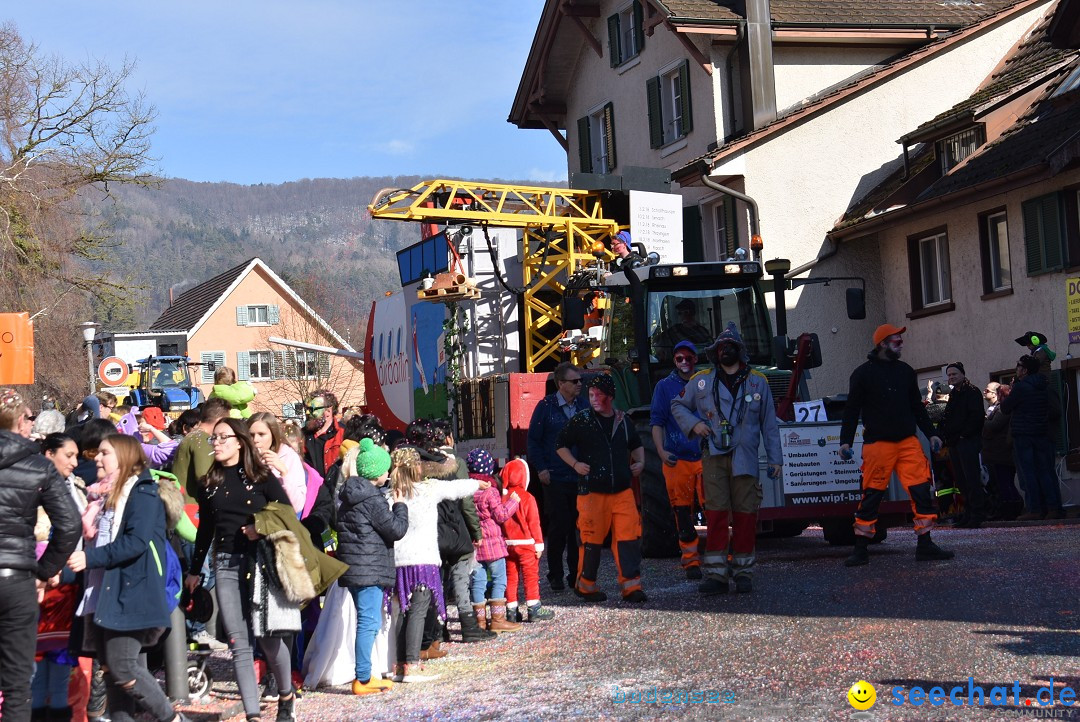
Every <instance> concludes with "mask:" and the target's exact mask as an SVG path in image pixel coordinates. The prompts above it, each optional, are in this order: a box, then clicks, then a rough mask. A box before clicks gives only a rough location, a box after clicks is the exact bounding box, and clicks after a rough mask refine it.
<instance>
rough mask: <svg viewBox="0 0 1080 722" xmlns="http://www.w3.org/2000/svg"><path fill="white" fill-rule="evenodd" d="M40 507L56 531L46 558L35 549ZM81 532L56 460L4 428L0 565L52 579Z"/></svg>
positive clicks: (0, 471)
mask: <svg viewBox="0 0 1080 722" xmlns="http://www.w3.org/2000/svg"><path fill="white" fill-rule="evenodd" d="M39 506H42V507H44V508H45V513H46V514H48V515H49V519H50V520H51V521H52V525H53V530H54V531H53V535H52V539H51V540H50V541H49V546H48V547H47V548H46V549H45V552H44V553H43V554H42V555H41V559H37V558H36V556H35V554H34V524H35V523H36V522H37V509H38V507H39ZM81 531H82V527H81V524H80V521H79V513H78V511H77V510H76V509H75V502H74V501H72V499H71V494H70V493H69V492H68V486H67V482H66V481H65V480H64V477H62V476H60V474H59V472H57V471H56V467H55V466H54V465H53V463H52V462H51V461H49V460H48V459H46V458H45V457H44V456H42V455H41V454H39V453H37V445H36V444H34V443H32V442H30V441H29V440H27V439H24V438H23V437H21V436H19V435H18V434H14V433H12V432H10V431H0V569H26V570H28V571H32V572H34V574H35V575H36V576H37V578H38V579H48V578H50V577H52V576H54V575H55V574H56V573H57V572H58V571H60V568H61V567H62V566H64V563H65V562H66V561H67V559H68V556H70V554H71V552H72V551H73V550H74V549H75V544H76V543H77V542H78V541H79V536H80V533H81Z"/></svg>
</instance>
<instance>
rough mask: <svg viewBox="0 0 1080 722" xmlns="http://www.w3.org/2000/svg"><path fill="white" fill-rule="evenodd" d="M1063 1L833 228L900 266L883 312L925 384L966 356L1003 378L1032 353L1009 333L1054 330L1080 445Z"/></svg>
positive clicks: (906, 143) (1079, 83)
mask: <svg viewBox="0 0 1080 722" xmlns="http://www.w3.org/2000/svg"><path fill="white" fill-rule="evenodd" d="M1065 7H1066V4H1065V3H1063V4H1062V5H1061V6H1060V7H1059V8H1058V13H1057V14H1054V15H1051V14H1047V15H1046V16H1045V17H1044V18H1043V20H1042V21H1041V22H1040V23H1039V24H1038V25H1037V26H1036V27H1035V28H1033V30H1032V31H1031V32H1030V33H1029V34H1028V35H1026V36H1025V37H1024V38H1023V39H1022V40H1021V41H1020V42H1019V43H1018V44H1017V46H1016V47H1015V48H1014V49H1013V50H1012V51H1011V52H1010V53H1009V54H1008V55H1007V56H1006V57H1005V58H1004V60H1003V61H1002V62H1001V64H1000V65H999V66H998V68H996V69H995V71H994V72H993V73H992V74H991V75H990V76H989V77H988V78H987V79H986V81H985V83H984V84H983V85H982V86H981V87H980V88H979V89H978V90H977V91H976V92H975V93H973V94H972V95H971V96H970V97H969V98H967V99H965V100H964V101H962V102H960V103H958V104H956V105H955V106H954V107H952V108H950V109H949V110H947V111H945V112H943V113H940V114H939V115H937V116H936V117H935V118H933V119H931V120H930V121H928V122H926V123H923V124H921V125H920V126H919V127H917V128H914V129H913V130H911V131H909V132H908V133H906V134H904V135H901V136H900V137H899V138H898V139H897V142H898V144H899V145H900V151H899V152H898V154H897V162H898V167H897V169H896V171H894V172H893V173H892V174H891V175H890V176H889V177H887V178H885V179H884V180H883V181H882V182H881V183H880V184H878V185H877V186H875V187H873V188H870V189H868V192H867V193H866V194H865V195H864V196H862V197H861V198H859V199H857V200H856V201H855V202H854V203H852V204H851V206H850V207H849V208H848V210H847V212H846V213H845V214H844V216H843V217H842V218H841V219H840V220H839V221H838V222H837V224H836V226H835V227H834V228H833V230H832V231H831V233H830V237H831V238H833V239H834V240H835V241H836V242H837V243H839V244H842V245H843V246H844V247H857V246H859V245H861V244H864V243H868V244H871V245H873V246H875V247H876V248H877V249H878V252H879V254H880V256H881V262H882V267H883V268H884V269H892V274H891V277H890V280H891V282H890V283H888V284H886V285H885V287H884V304H885V313H886V316H887V317H888V318H890V319H896V320H895V321H893V322H894V323H898V324H902V325H906V326H907V327H908V331H907V335H906V340H907V343H906V345H905V353H904V355H905V358H906V360H907V361H908V362H909V363H911V364H912V365H913V366H915V367H916V368H917V369H918V370H920V372H921V374H922V375H923V377H924V378H926V379H930V378H934V379H936V378H940V376H941V369H942V366H943V365H945V364H947V363H949V362H951V361H956V360H960V361H962V362H963V363H964V364H965V366H966V368H967V373H968V377H969V378H970V379H972V381H973V382H974V383H976V384H985V383H987V382H989V381H1005V382H1008V381H1010V380H1011V379H1012V377H1013V375H1014V370H1015V368H1016V363H1017V359H1018V358H1019V356H1020V355H1021V354H1023V353H1026V350H1025V349H1024V348H1022V347H1020V346H1018V345H1017V344H1016V343H1014V341H1013V339H1015V338H1018V337H1020V336H1022V335H1023V334H1024V333H1025V332H1028V331H1037V332H1039V333H1042V334H1045V335H1046V336H1047V337H1048V338H1049V345H1050V347H1051V348H1052V349H1055V350H1056V352H1057V354H1058V356H1057V360H1056V361H1055V363H1054V364H1053V367H1052V368H1053V370H1054V371H1053V378H1054V383H1055V386H1056V387H1057V388H1058V390H1059V391H1060V392H1061V393H1063V394H1064V403H1063V404H1062V407H1063V408H1064V409H1065V410H1066V413H1065V415H1064V418H1063V426H1062V428H1061V430H1060V432H1059V434H1058V437H1059V438H1058V441H1059V450H1060V451H1062V452H1065V451H1067V450H1072V449H1078V448H1080V414H1078V413H1077V393H1076V388H1077V383H1076V382H1077V371H1078V370H1080V360H1073V359H1072V358H1071V356H1072V349H1073V348H1074V347H1075V346H1077V345H1080V51H1078V50H1077V49H1076V47H1075V45H1076V44H1080V42H1078V41H1077V40H1072V41H1071V42H1072V43H1073V45H1074V47H1063V46H1060V45H1055V42H1054V37H1053V33H1052V29H1053V28H1054V27H1055V23H1060V17H1061V13H1062V11H1063V10H1064V9H1065ZM1057 27H1061V26H1060V24H1058V25H1057ZM1065 42H1070V41H1069V40H1068V36H1067V34H1066V36H1065ZM1077 355H1078V356H1080V353H1078V354H1077ZM1068 458H1069V466H1070V468H1071V467H1075V468H1076V470H1080V456H1078V455H1070V456H1069V457H1068Z"/></svg>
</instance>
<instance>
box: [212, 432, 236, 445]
mask: <svg viewBox="0 0 1080 722" xmlns="http://www.w3.org/2000/svg"><path fill="white" fill-rule="evenodd" d="M235 438H236V434H214V435H213V436H211V437H210V443H211V444H221V443H224V442H225V440H226V439H235Z"/></svg>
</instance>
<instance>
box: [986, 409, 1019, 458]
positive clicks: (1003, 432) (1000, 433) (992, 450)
mask: <svg viewBox="0 0 1080 722" xmlns="http://www.w3.org/2000/svg"><path fill="white" fill-rule="evenodd" d="M982 440H983V443H982V458H983V462H984V463H986V464H996V465H999V466H1012V465H1013V442H1012V434H1011V433H1010V432H1009V415H1008V414H1006V413H1005V412H1004V411H1002V410H1001V406H1000V405H999V406H991V407H990V408H989V409H988V410H987V413H986V423H985V424H983V430H982Z"/></svg>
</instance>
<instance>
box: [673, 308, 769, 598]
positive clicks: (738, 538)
mask: <svg viewBox="0 0 1080 722" xmlns="http://www.w3.org/2000/svg"><path fill="white" fill-rule="evenodd" d="M705 353H706V355H707V356H708V358H709V360H710V361H712V362H713V366H714V368H711V369H706V370H704V371H700V372H698V373H696V374H694V375H693V376H692V377H691V378H690V380H689V382H687V384H686V388H684V389H683V390H682V391H681V392H680V393H679V395H678V396H676V397H675V398H674V399H672V401H671V415H672V416H673V417H674V418H675V420H676V421H677V422H678V424H679V426H680V427H681V428H682V430H683V432H684V433H685V434H686V435H687V436H688V437H700V438H703V439H705V440H706V441H705V442H704V443H703V444H702V451H703V452H705V456H704V458H703V459H702V485H703V487H704V491H705V523H706V525H707V526H708V533H707V536H706V537H705V558H704V565H703V570H702V571H703V572H704V575H705V581H703V582H702V583H701V584H700V585H698V592H699V593H701V594H709V595H713V594H727V592H728V580H729V577H730V578H732V579H734V581H735V591H736V592H743V593H745V592H751V591H753V589H754V584H753V580H752V575H753V572H754V560H755V551H756V542H757V539H756V536H757V514H758V509H759V508H760V507H761V482H760V480H759V479H758V447H759V446H760V445H761V441H762V438H764V441H765V454H766V457H767V458H768V462H769V472H768V473H769V478H773V479H775V478H776V477H777V476H779V474H780V470H781V467H782V464H783V458H782V456H781V453H780V427H779V426H778V425H777V423H776V408H775V407H774V406H773V398H772V392H771V391H770V390H769V381H768V379H767V378H765V375H764V374H763V373H761V372H760V371H755V370H753V369H751V368H750V366H749V365H748V364H747V360H748V358H749V355H748V354H747V352H746V345H745V344H744V343H743V340H742V336H740V335H739V331H738V329H736V328H735V324H734V323H728V327H727V328H726V329H724V331H723V332H722V333H721V334H720V335H719V336H717V337H716V341H715V342H714V343H713V344H712V345H711V346H709V348H707V349H705ZM729 526H730V527H731V531H730V534H729V531H728V527H729ZM729 543H730V552H731V564H730V566H729V565H728V551H729Z"/></svg>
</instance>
